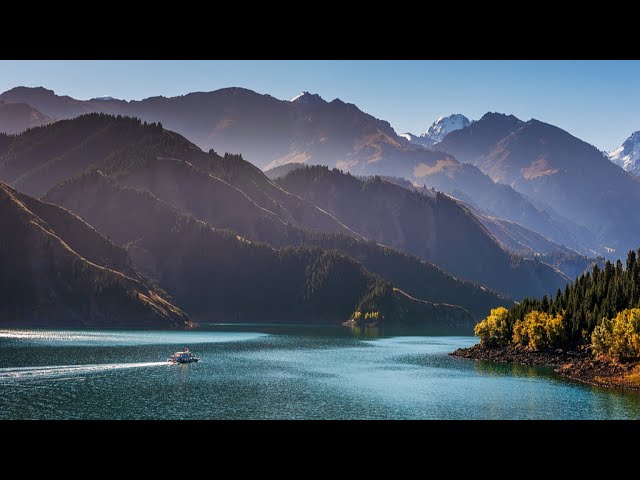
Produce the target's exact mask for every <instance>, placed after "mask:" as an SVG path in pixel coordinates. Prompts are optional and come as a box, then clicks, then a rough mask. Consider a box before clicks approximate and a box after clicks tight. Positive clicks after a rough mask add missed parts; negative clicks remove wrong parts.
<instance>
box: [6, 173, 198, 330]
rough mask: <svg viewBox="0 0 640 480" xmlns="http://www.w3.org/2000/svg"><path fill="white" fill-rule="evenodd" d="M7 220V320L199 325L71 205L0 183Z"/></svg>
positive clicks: (91, 324) (48, 323) (89, 324)
mask: <svg viewBox="0 0 640 480" xmlns="http://www.w3.org/2000/svg"><path fill="white" fill-rule="evenodd" d="M0 224H1V226H2V236H1V237H0V265H2V268H1V269H0V323H2V324H10V325H19V326H75V327H78V326H83V327H115V326H127V327H153V328H168V327H171V328H176V327H186V326H190V325H192V324H193V323H192V321H191V320H190V319H189V317H188V316H187V315H186V314H185V313H184V312H183V311H182V310H180V309H179V308H177V307H176V306H174V305H172V304H171V303H170V302H168V301H167V300H166V299H165V298H164V297H163V295H162V294H161V293H160V292H158V291H156V290H154V289H153V288H150V287H149V286H147V285H145V283H143V281H142V279H140V278H136V275H135V273H132V275H131V276H129V275H127V274H125V273H122V272H121V271H118V270H117V268H120V269H121V270H123V271H130V268H129V267H130V266H129V262H128V259H127V258H126V253H125V252H124V251H123V250H122V249H120V248H118V247H116V246H115V245H113V244H112V243H111V242H109V241H108V240H106V239H104V238H102V237H100V236H99V235H98V234H97V233H96V232H95V231H94V230H93V229H91V227H89V226H88V225H86V224H85V223H84V222H82V221H81V220H80V219H78V218H77V217H75V216H73V215H72V214H70V213H69V212H67V211H66V210H64V209H61V208H60V207H56V206H53V205H46V204H43V203H42V202H39V201H38V200H35V199H32V198H29V197H26V196H24V195H21V194H19V193H18V192H16V191H15V190H13V189H12V188H11V187H9V186H8V185H6V184H4V183H2V182H0ZM76 249H77V250H76ZM80 252H81V253H80ZM83 255H84V256H83Z"/></svg>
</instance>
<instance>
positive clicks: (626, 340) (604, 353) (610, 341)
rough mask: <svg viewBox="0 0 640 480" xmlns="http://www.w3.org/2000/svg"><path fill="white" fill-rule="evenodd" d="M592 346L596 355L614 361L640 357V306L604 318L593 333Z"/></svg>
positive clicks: (631, 359)
mask: <svg viewBox="0 0 640 480" xmlns="http://www.w3.org/2000/svg"><path fill="white" fill-rule="evenodd" d="M591 348H592V349H593V353H594V354H595V355H596V356H599V357H605V358H609V359H611V360H614V361H633V360H638V359H640V308H632V309H627V310H623V311H622V312H620V313H618V315H616V316H615V318H612V319H606V318H604V319H602V321H601V322H600V324H598V325H597V326H596V328H595V329H594V330H593V333H592V334H591Z"/></svg>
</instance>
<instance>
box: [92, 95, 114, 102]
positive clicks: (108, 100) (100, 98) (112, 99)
mask: <svg viewBox="0 0 640 480" xmlns="http://www.w3.org/2000/svg"><path fill="white" fill-rule="evenodd" d="M91 100H98V101H100V102H112V101H114V100H118V99H117V98H114V97H110V96H109V95H104V96H102V97H96V98H92V99H91Z"/></svg>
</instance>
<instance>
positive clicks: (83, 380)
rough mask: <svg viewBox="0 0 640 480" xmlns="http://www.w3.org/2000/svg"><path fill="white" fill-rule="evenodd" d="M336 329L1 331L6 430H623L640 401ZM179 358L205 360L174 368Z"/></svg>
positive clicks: (435, 346)
mask: <svg viewBox="0 0 640 480" xmlns="http://www.w3.org/2000/svg"><path fill="white" fill-rule="evenodd" d="M475 342H476V339H475V338H472V337H455V336H419V335H414V336H406V335H405V336H402V335H391V334H389V333H388V334H387V335H382V334H380V332H376V331H373V332H372V331H364V332H353V331H350V330H347V329H343V328H337V327H291V326H286V327H285V326H251V325H244V326H208V327H204V328H202V329H199V330H197V331H186V332H185V331H180V332H175V331H171V332H165V331H68V330H18V329H0V419H626V418H640V395H638V394H637V393H624V392H619V391H613V390H604V389H601V388H595V387H590V386H585V385H581V384H578V383H574V382H570V381H567V380H564V379H562V378H560V377H558V376H556V375H555V374H554V373H553V372H552V371H550V370H549V369H544V368H534V367H523V366H512V365H499V364H493V363H487V362H482V363H475V362H473V361H470V360H466V359H461V358H455V357H451V356H449V355H448V353H449V352H451V351H453V350H455V349H456V348H459V347H466V346H470V345H472V344H474V343H475ZM184 346H188V347H190V348H191V350H192V351H193V352H195V353H196V354H197V355H198V356H199V357H200V358H201V359H202V361H201V362H200V363H197V364H191V365H171V364H167V363H166V361H165V360H166V358H167V357H168V356H169V355H170V354H171V353H173V352H174V351H177V350H181V349H182V348H183V347H184Z"/></svg>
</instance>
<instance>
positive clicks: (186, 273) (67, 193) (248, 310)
mask: <svg viewBox="0 0 640 480" xmlns="http://www.w3.org/2000/svg"><path fill="white" fill-rule="evenodd" d="M90 198H93V199H94V200H93V201H86V200H87V199H90ZM47 199H48V200H51V201H55V202H58V203H60V204H61V205H65V206H68V207H72V208H74V209H76V210H77V211H78V213H79V214H80V215H82V217H83V218H85V219H86V220H87V221H90V222H91V223H92V224H94V225H95V226H96V228H97V229H98V230H100V231H101V232H103V233H104V234H108V235H109V236H110V237H111V238H112V239H113V240H114V241H116V242H117V243H119V244H122V245H126V247H127V251H128V253H129V255H130V256H131V258H132V259H133V261H134V262H135V264H136V266H137V267H138V268H139V269H140V270H141V271H142V272H144V273H145V274H146V275H148V276H149V277H151V278H153V279H155V280H156V281H158V282H159V284H160V285H162V286H163V287H164V288H166V289H167V290H168V291H169V292H170V293H171V294H172V295H173V296H174V298H175V299H176V301H177V302H178V303H179V304H180V305H182V306H184V308H185V309H187V310H188V311H189V312H190V313H192V314H193V315H194V316H195V317H196V318H197V319H198V320H208V321H227V322H270V321H271V322H273V321H277V322H306V323H309V322H322V323H342V322H343V321H345V320H347V319H349V318H350V317H351V315H352V314H353V312H354V311H357V310H365V311H379V312H382V317H381V318H384V321H385V322H386V323H391V324H404V323H418V324H422V325H431V326H443V325H447V326H459V327H466V328H470V327H471V325H472V324H473V323H474V319H473V317H472V316H471V315H470V314H469V313H467V312H466V311H465V310H464V309H462V308H460V307H454V306H448V305H436V304H433V303H431V302H422V301H419V300H414V299H407V296H406V294H403V293H402V292H399V291H397V290H396V289H393V288H392V287H391V285H390V284H389V283H388V282H385V281H383V280H382V279H381V278H380V277H378V276H375V275H372V274H371V273H369V272H368V271H367V270H365V269H364V268H363V267H362V266H361V265H360V264H359V263H358V262H356V261H355V260H353V259H352V258H350V257H347V256H345V255H342V254H340V253H339V252H336V251H334V250H322V249H319V248H310V247H296V248H281V249H279V250H276V249H273V248H272V247H270V246H269V245H267V244H264V243H260V242H255V241H249V240H247V239H245V238H243V237H240V236H238V235H237V234H235V233H234V232H231V231H228V230H219V229H215V228H212V227H211V226H210V225H209V224H207V223H205V222H203V221H200V220H197V219H196V218H194V217H193V216H190V215H186V214H184V213H182V212H181V211H180V210H178V209H177V208H175V207H173V206H171V205H169V204H167V203H166V202H164V201H162V200H160V199H158V198H157V197H156V196H155V195H154V194H152V193H151V192H149V191H146V190H140V189H134V188H130V187H122V186H119V185H117V184H116V182H115V181H113V180H112V179H110V178H108V177H106V176H104V175H103V174H101V173H100V172H95V171H94V172H91V173H88V174H85V175H83V176H81V177H79V178H76V179H74V180H72V181H69V182H65V183H63V184H61V185H59V186H58V187H56V188H54V189H53V190H51V191H50V192H49V193H48V194H47ZM78 199H83V200H82V201H78Z"/></svg>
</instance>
